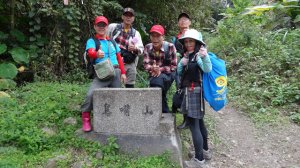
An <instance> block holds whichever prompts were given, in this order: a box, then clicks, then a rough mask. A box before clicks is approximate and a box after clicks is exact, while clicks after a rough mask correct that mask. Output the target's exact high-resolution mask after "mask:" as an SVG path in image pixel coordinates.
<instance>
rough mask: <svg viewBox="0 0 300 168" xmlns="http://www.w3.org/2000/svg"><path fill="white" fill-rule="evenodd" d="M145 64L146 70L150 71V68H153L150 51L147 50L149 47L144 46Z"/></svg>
mask: <svg viewBox="0 0 300 168" xmlns="http://www.w3.org/2000/svg"><path fill="white" fill-rule="evenodd" d="M143 65H144V68H145V70H146V71H147V72H148V73H150V70H151V68H152V66H151V65H150V57H149V53H148V51H147V47H145V48H144V60H143Z"/></svg>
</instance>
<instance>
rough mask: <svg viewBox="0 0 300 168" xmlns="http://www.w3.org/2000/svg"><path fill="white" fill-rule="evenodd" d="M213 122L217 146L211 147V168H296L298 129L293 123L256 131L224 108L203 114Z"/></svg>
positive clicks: (241, 116)
mask: <svg viewBox="0 0 300 168" xmlns="http://www.w3.org/2000/svg"><path fill="white" fill-rule="evenodd" d="M206 114H207V115H210V116H211V117H212V118H213V119H214V120H215V121H216V132H217V135H218V137H219V138H220V140H221V143H218V144H215V145H214V144H211V145H210V146H211V149H212V152H213V158H212V160H211V161H209V162H208V163H207V165H208V166H209V167H212V168H240V167H241V168H300V127H299V126H297V125H295V124H293V123H284V124H281V125H280V126H263V127H256V126H255V125H254V124H253V123H252V122H251V120H250V119H249V117H247V116H245V115H244V114H243V113H241V112H239V111H237V110H235V109H234V108H232V107H230V106H227V107H226V108H224V109H223V110H222V111H221V112H219V113H216V112H212V111H208V112H207V113H206Z"/></svg>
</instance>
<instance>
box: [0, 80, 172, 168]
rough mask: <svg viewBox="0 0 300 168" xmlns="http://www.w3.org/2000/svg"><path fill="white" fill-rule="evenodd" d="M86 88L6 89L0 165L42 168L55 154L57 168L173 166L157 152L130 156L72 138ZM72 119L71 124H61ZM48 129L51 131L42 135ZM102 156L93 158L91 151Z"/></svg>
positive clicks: (0, 107)
mask: <svg viewBox="0 0 300 168" xmlns="http://www.w3.org/2000/svg"><path fill="white" fill-rule="evenodd" d="M87 87H88V84H81V85H79V84H69V83H58V82H50V83H49V82H36V83H30V84H28V85H26V86H24V87H20V88H17V89H15V90H11V91H9V92H8V93H9V94H10V95H11V98H3V97H2V98H1V99H0V117H1V118H0V125H1V127H0V135H1V136H0V167H45V166H46V164H47V162H48V161H49V159H53V158H55V157H56V156H58V155H62V156H64V157H65V159H63V160H58V161H57V163H56V164H57V166H58V167H71V166H72V165H73V164H74V163H81V162H82V164H83V165H85V166H86V167H99V166H101V167H122V168H123V167H130V168H135V167H136V168H140V167H144V168H148V167H149V168H152V167H166V168H168V167H170V168H171V167H178V165H176V164H174V163H172V162H171V161H170V160H169V155H168V154H167V153H166V154H162V155H157V156H148V157H135V156H131V155H128V154H122V153H120V152H119V151H118V150H117V148H115V145H116V144H115V142H114V141H113V140H112V143H110V145H102V144H99V143H97V142H92V141H88V140H85V139H82V138H80V137H77V136H76V135H75V131H76V130H77V129H79V128H81V121H80V115H79V108H80V104H81V103H82V101H83V98H84V95H85V94H86V91H87ZM69 117H72V118H74V119H75V120H76V121H77V124H75V125H70V124H65V123H64V120H65V119H66V118H69ZM43 128H47V129H49V130H52V133H51V132H50V133H49V132H45V131H43ZM99 152H100V153H102V155H103V157H101V158H99V156H97V153H99Z"/></svg>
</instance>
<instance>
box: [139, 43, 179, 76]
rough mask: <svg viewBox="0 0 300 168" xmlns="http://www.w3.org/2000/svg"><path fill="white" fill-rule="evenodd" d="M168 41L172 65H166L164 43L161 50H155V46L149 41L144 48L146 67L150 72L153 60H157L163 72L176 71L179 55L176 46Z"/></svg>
mask: <svg viewBox="0 0 300 168" xmlns="http://www.w3.org/2000/svg"><path fill="white" fill-rule="evenodd" d="M164 43H168V46H169V58H170V60H171V63H170V65H164V64H163V62H164V59H165V51H164V47H163V45H162V46H161V48H160V50H159V51H155V50H154V48H153V45H152V43H149V44H147V45H146V46H145V49H144V61H143V63H144V68H145V70H146V71H147V72H148V73H150V70H151V67H152V65H153V61H154V60H155V61H156V65H158V66H159V67H160V71H161V72H162V73H167V74H168V73H171V72H174V71H176V67H177V57H176V48H175V46H174V45H173V44H172V43H169V42H165V41H164Z"/></svg>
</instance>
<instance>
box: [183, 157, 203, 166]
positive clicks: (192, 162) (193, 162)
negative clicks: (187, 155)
mask: <svg viewBox="0 0 300 168" xmlns="http://www.w3.org/2000/svg"><path fill="white" fill-rule="evenodd" d="M184 164H185V166H186V167H187V168H207V166H206V165H205V159H203V160H201V161H200V160H198V159H196V158H192V159H191V160H190V161H184Z"/></svg>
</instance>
